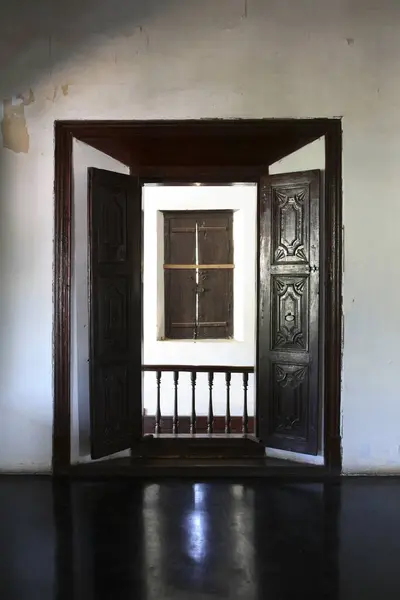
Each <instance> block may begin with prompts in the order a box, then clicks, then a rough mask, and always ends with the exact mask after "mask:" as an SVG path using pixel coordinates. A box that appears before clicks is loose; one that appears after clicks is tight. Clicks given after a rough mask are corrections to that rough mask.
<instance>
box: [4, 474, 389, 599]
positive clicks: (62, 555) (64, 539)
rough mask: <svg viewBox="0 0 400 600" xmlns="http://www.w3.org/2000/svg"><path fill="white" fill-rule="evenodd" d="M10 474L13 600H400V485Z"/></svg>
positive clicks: (8, 543)
mask: <svg viewBox="0 0 400 600" xmlns="http://www.w3.org/2000/svg"><path fill="white" fill-rule="evenodd" d="M95 479H96V478H95V477H93V478H92V481H89V480H77V481H71V483H69V482H68V480H67V481H66V482H60V481H56V482H52V481H51V480H49V479H46V478H43V479H42V478H38V477H21V476H17V477H4V476H3V477H2V478H1V479H0V514H1V518H2V523H1V525H2V535H1V536H0V556H1V561H0V594H1V598H2V599H3V598H4V600H64V599H65V600H75V599H76V600H81V599H82V600H103V599H104V600H110V599H111V598H112V599H114V598H115V599H118V600H119V599H121V600H122V599H124V600H125V599H128V598H129V599H132V600H133V599H135V600H136V599H137V600H142V599H143V600H184V599H186V598H191V597H193V598H198V599H199V600H200V599H201V600H211V599H217V598H229V599H230V600H243V599H246V600H265V599H268V600H293V598H307V600H358V599H360V600H382V599H384V600H398V597H399V592H398V590H399V589H400V570H399V559H398V557H399V554H400V538H399V536H398V535H395V532H397V531H398V530H399V529H400V511H399V510H398V507H399V504H400V486H399V484H398V481H397V480H396V479H393V478H391V479H389V480H388V479H385V478H377V477H375V478H343V479H342V482H341V483H340V484H336V483H315V482H313V483H307V481H306V479H301V480H298V481H295V480H291V481H287V482H286V483H284V482H282V481H275V480H273V479H272V478H270V479H268V480H262V481H260V480H255V479H250V478H248V479H246V480H244V479H243V480H238V479H236V480H229V479H225V480H223V481H215V480H214V481H211V480H209V481H198V480H196V479H193V478H192V479H190V478H188V479H187V480H185V481H182V480H178V479H171V480H159V479H155V478H153V479H152V480H149V481H147V482H146V481H140V480H139V479H133V480H127V479H123V480H122V479H119V480H118V479H116V480H113V481H105V480H104V478H103V480H101V478H99V480H98V481H96V480H95Z"/></svg>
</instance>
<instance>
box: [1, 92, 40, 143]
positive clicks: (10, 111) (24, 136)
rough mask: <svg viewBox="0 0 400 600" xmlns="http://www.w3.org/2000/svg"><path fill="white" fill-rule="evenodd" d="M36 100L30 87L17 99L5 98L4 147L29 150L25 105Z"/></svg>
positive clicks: (2, 131) (2, 130)
mask: <svg viewBox="0 0 400 600" xmlns="http://www.w3.org/2000/svg"><path fill="white" fill-rule="evenodd" d="M33 102H35V96H34V93H33V91H32V90H31V89H30V90H29V91H28V93H26V94H19V95H18V96H17V97H16V98H15V99H13V98H12V99H10V98H6V99H5V100H3V120H2V122H1V133H2V135H3V147H4V148H8V149H9V150H12V151H13V152H17V153H19V152H23V153H25V154H26V153H28V152H29V131H28V127H27V124H26V118H25V106H29V105H30V104H33Z"/></svg>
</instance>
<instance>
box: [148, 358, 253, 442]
mask: <svg viewBox="0 0 400 600" xmlns="http://www.w3.org/2000/svg"><path fill="white" fill-rule="evenodd" d="M142 371H144V372H154V373H155V376H156V386H157V391H156V396H157V402H156V414H155V422H154V426H153V431H151V433H154V434H156V435H160V434H162V433H164V422H163V415H162V414H161V388H162V375H163V373H172V374H173V387H174V390H173V391H174V393H173V397H174V402H173V404H174V409H173V415H172V433H173V434H175V435H179V434H180V433H181V428H180V421H181V418H180V416H179V375H180V373H190V386H191V412H190V418H189V428H188V429H189V433H190V434H192V435H195V434H196V433H198V431H199V427H198V420H199V419H198V417H197V414H196V383H197V375H198V373H207V375H208V413H207V417H206V423H204V425H205V427H204V426H202V427H201V429H202V430H203V431H204V430H205V432H206V433H207V434H210V435H211V434H213V433H217V432H220V431H221V429H222V432H224V433H225V434H231V433H233V432H235V433H237V429H238V427H237V425H236V421H237V417H234V419H235V426H234V427H232V416H231V381H232V374H238V373H239V374H241V375H242V388H243V412H242V416H241V417H239V418H240V419H241V423H240V433H242V434H243V435H247V434H249V433H250V432H252V431H254V419H253V418H251V426H250V427H249V411H248V386H249V375H250V374H253V373H254V367H221V366H193V365H190V366H188V365H143V366H142ZM216 373H223V374H225V393H226V402H225V407H226V410H225V416H224V424H223V426H222V427H221V423H220V417H215V416H214V403H213V387H214V376H215V374H216ZM145 418H146V417H145ZM168 418H169V417H166V418H164V421H165V420H166V419H168ZM200 420H201V421H204V417H200ZM185 429H186V431H187V428H185ZM145 433H150V432H149V431H148V430H147V431H146V427H145Z"/></svg>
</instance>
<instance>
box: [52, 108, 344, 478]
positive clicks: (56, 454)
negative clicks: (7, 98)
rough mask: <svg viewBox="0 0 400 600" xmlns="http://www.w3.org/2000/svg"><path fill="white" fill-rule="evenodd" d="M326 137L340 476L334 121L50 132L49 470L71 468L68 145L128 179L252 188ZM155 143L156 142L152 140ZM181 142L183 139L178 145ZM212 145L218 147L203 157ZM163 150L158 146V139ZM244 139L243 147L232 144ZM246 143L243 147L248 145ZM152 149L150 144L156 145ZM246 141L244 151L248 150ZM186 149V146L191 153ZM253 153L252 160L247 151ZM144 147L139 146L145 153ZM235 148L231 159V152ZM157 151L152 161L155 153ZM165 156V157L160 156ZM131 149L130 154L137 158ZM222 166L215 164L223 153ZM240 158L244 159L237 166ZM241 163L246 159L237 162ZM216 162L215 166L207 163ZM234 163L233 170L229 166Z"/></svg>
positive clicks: (81, 126) (327, 423)
mask: <svg viewBox="0 0 400 600" xmlns="http://www.w3.org/2000/svg"><path fill="white" fill-rule="evenodd" d="M324 135H325V136H326V197H325V203H326V207H325V208H326V228H325V240H324V251H325V266H326V277H327V281H326V303H325V310H324V317H325V328H326V344H325V360H324V364H325V377H324V401H325V405H324V414H325V415H326V416H325V420H324V431H325V446H324V447H325V458H326V461H327V462H326V464H327V465H328V466H329V468H330V469H331V471H332V473H336V472H337V471H338V470H339V471H340V468H341V439H340V373H341V335H342V333H341V323H342V314H341V306H342V303H341V277H342V272H341V252H342V250H341V243H342V241H341V230H342V190H341V144H342V126H341V121H340V119H265V120H237V121H230V120H226V121H224V120H201V121H153V122H150V121H133V122H132V121H130V122H127V121H59V122H56V124H55V148H56V152H55V242H54V244H55V271H54V285H55V294H54V427H53V467H54V472H56V473H58V474H62V473H63V472H66V471H67V470H68V466H69V462H70V448H71V436H70V346H69V344H70V332H71V310H70V289H71V205H72V203H71V158H72V137H73V136H74V137H76V138H77V139H80V140H82V141H84V142H85V143H88V144H90V145H92V146H94V147H95V148H98V149H99V150H101V151H103V152H106V153H108V154H110V155H111V156H114V157H115V158H117V159H118V160H122V161H123V162H125V164H127V165H129V166H130V167H131V172H132V173H135V174H137V175H140V176H141V177H147V178H148V179H149V180H150V179H152V180H153V181H155V180H157V181H160V182H168V181H169V182H171V183H172V182H173V181H175V182H177V181H180V182H182V183H183V182H184V181H186V182H190V181H192V182H193V181H195V182H196V181H203V182H207V181H208V182H214V183H216V182H219V183H222V182H232V181H238V180H240V181H255V182H257V181H258V179H259V177H260V176H261V175H262V174H263V173H265V169H266V165H268V164H272V163H273V162H275V161H277V160H279V159H280V158H282V157H283V156H285V155H288V154H290V153H291V152H294V151H295V150H296V149H299V148H301V147H302V146H304V145H305V144H307V143H309V142H311V141H313V140H315V139H317V138H319V137H321V136H324ZM157 136H158V137H157ZM182 136H183V137H182ZM215 137H219V139H220V140H221V141H222V142H221V144H220V146H219V147H220V149H221V148H225V150H221V151H219V152H217V153H211V154H208V150H209V149H210V146H211V145H212V144H213V143H214V141H215ZM161 138H162V140H164V142H165V143H162V144H161V145H159V144H158V143H157V142H158V140H159V139H161ZM200 138H201V140H202V141H201V144H202V146H203V151H202V154H201V155H200V157H199V155H196V156H197V158H196V162H195V163H193V157H195V155H192V158H191V159H190V160H191V161H192V163H193V164H188V162H187V161H186V165H185V164H183V163H182V161H181V157H182V153H185V152H186V149H187V144H182V140H184V139H186V141H188V140H190V144H192V145H195V144H197V143H199V140H200ZM145 139H147V140H153V142H152V146H151V147H152V149H153V150H152V151H153V158H152V159H151V160H150V161H149V160H148V159H147V158H146V156H147V154H146V152H147V150H146V149H144V150H143V151H142V149H141V148H142V145H141V143H142V141H143V140H145ZM171 139H175V140H178V144H177V148H178V149H179V148H180V152H181V156H179V151H178V150H177V151H176V152H175V150H174V152H172V153H171V154H170V156H171V157H172V156H175V159H176V162H175V163H174V164H172V162H171V160H170V159H168V160H166V157H165V152H166V151H169V149H170V142H171ZM240 139H242V140H243V143H238V142H239V140H240ZM246 140H247V141H246ZM154 141H155V142H156V143H155V142H154ZM248 141H249V142H250V143H248ZM190 144H189V145H190ZM250 146H251V153H249V147H250ZM143 147H144V146H143ZM230 147H231V148H235V149H236V150H235V152H237V154H236V157H233V156H232V152H231V148H230ZM157 148H160V152H159V154H158V156H157V157H156V156H154V151H157ZM162 148H163V149H162ZM135 149H136V150H135ZM225 151H226V152H227V153H226V154H224V156H225V159H224V158H223V157H221V152H225ZM241 156H242V159H241V158H240V157H241ZM243 157H244V158H243ZM212 161H215V162H212ZM232 161H233V162H232Z"/></svg>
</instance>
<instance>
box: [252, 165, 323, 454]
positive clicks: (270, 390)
mask: <svg viewBox="0 0 400 600" xmlns="http://www.w3.org/2000/svg"><path fill="white" fill-rule="evenodd" d="M259 193H260V202H259V206H260V272H259V324H258V328H259V331H258V352H257V355H258V365H257V394H258V405H257V407H258V428H259V435H260V437H261V439H262V440H263V441H264V443H265V444H266V445H267V446H270V447H275V448H281V449H284V450H290V451H296V452H304V453H307V454H317V452H318V443H319V440H318V410H319V404H320V402H319V372H318V360H319V208H320V207H319V204H320V173H319V171H307V172H302V173H288V174H284V175H274V176H269V177H265V178H263V179H262V180H261V183H260V190H259Z"/></svg>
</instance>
